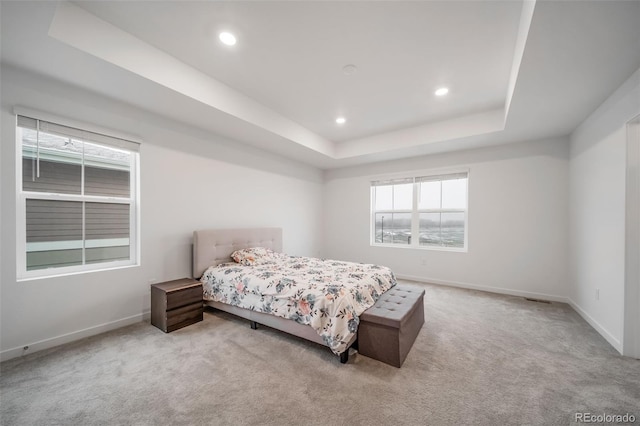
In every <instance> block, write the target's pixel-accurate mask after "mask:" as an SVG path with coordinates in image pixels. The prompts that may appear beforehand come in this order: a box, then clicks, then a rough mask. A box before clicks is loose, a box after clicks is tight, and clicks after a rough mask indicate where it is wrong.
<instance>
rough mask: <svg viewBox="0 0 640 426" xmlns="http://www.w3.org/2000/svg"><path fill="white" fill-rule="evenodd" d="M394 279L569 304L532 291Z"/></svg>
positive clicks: (550, 295) (563, 298) (407, 277)
mask: <svg viewBox="0 0 640 426" xmlns="http://www.w3.org/2000/svg"><path fill="white" fill-rule="evenodd" d="M396 277H397V278H399V279H401V280H410V281H418V282H423V283H427V284H438V285H444V286H448V287H459V288H466V289H468V290H480V291H486V292H489V293H498V294H506V295H509V296H519V297H530V298H532V299H541V300H549V301H551V302H561V303H569V299H567V298H566V297H562V296H554V295H552V294H545V293H535V292H532V291H521V290H512V289H508V288H501V287H491V286H486V285H477V284H469V283H462V282H458V281H444V280H438V279H433V278H427V277H416V276H412V275H402V274H396Z"/></svg>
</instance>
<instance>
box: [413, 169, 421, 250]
mask: <svg viewBox="0 0 640 426" xmlns="http://www.w3.org/2000/svg"><path fill="white" fill-rule="evenodd" d="M418 185H420V184H419V183H417V182H415V181H414V182H413V209H412V211H411V246H419V245H420V241H419V240H420V214H419V213H418V194H419V191H418V189H419V188H418Z"/></svg>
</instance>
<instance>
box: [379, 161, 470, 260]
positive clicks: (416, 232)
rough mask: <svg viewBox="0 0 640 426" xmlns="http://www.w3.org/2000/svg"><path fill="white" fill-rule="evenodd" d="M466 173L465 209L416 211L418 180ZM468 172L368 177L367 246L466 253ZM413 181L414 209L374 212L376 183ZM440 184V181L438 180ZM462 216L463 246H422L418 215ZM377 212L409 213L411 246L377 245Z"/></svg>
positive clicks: (457, 170) (435, 172)
mask: <svg viewBox="0 0 640 426" xmlns="http://www.w3.org/2000/svg"><path fill="white" fill-rule="evenodd" d="M459 174H466V179H467V191H466V194H465V195H466V197H465V204H466V208H464V209H454V208H442V207H441V208H440V209H419V205H418V200H419V195H418V192H419V188H420V183H421V182H420V181H419V180H418V179H420V178H430V177H437V176H443V177H444V176H447V175H451V176H454V175H459ZM470 176H471V173H470V170H469V169H468V168H461V169H447V170H427V171H418V172H411V173H403V174H395V175H384V176H376V177H370V178H369V188H370V192H369V194H370V195H369V197H370V209H369V222H370V223H369V245H370V246H372V247H385V248H386V247H389V248H401V249H417V250H436V251H449V252H463V253H466V252H468V251H469V182H470ZM409 179H411V180H413V193H412V198H413V206H412V209H411V210H406V209H399V210H393V209H390V210H376V209H375V203H376V196H375V188H376V185H374V184H375V183H376V182H380V181H389V182H393V181H398V183H402V181H406V180H409ZM440 182H442V180H440ZM441 204H442V194H441ZM462 212H463V213H464V245H463V246H462V247H448V246H437V245H421V244H420V213H440V214H442V213H462ZM378 213H389V214H392V213H410V214H411V237H410V238H411V243H410V244H397V243H379V242H376V221H375V219H376V214H378Z"/></svg>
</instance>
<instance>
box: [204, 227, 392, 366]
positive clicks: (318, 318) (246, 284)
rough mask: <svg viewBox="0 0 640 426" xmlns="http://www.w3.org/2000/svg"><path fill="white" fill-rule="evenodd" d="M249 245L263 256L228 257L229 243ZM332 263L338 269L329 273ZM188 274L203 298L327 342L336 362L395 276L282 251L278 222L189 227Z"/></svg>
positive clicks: (252, 318) (239, 247) (241, 314)
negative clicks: (200, 284) (273, 224)
mask: <svg viewBox="0 0 640 426" xmlns="http://www.w3.org/2000/svg"><path fill="white" fill-rule="evenodd" d="M256 247H260V248H263V249H264V250H258V252H259V254H260V255H261V256H262V255H263V254H264V255H265V256H267V257H266V258H265V259H266V260H264V259H263V258H262V257H260V258H259V259H258V260H259V261H257V262H256V263H255V264H254V263H253V260H254V258H251V259H250V260H251V261H252V262H248V261H246V259H240V260H241V261H242V262H243V263H247V264H242V263H237V262H235V261H234V260H233V259H232V258H231V255H232V253H234V252H236V251H240V252H239V253H245V252H246V253H253V254H255V253H254V252H253V251H251V250H245V249H251V248H256ZM323 262H325V263H323ZM332 271H333V272H335V271H338V272H339V273H337V274H334V275H333V278H332V275H331V274H332V273H333V272H332ZM193 276H194V277H196V278H197V279H200V280H201V281H202V282H203V290H204V298H205V304H206V305H208V306H211V307H213V308H215V309H219V310H222V311H225V312H228V313H231V314H234V315H237V316H239V317H242V318H245V319H248V320H249V321H250V323H251V326H252V328H256V324H258V323H259V324H263V325H266V326H268V327H272V328H275V329H277V330H281V331H284V332H286V333H289V334H292V335H295V336H298V337H302V338H304V339H307V340H310V341H312V342H316V343H319V344H321V345H324V346H327V347H329V348H330V349H331V350H332V351H333V352H334V353H335V354H336V355H339V356H340V361H341V362H342V363H345V362H347V360H348V356H349V355H348V354H349V347H351V346H352V345H353V344H354V342H355V341H356V338H357V326H358V323H359V315H360V314H361V313H362V312H363V311H364V310H365V309H367V308H368V307H369V306H371V305H373V303H375V302H376V300H377V299H378V298H379V297H380V295H381V294H382V293H384V292H385V291H387V290H388V289H390V288H391V287H393V286H394V285H395V284H396V280H395V277H394V275H393V273H392V272H391V271H390V270H389V269H388V268H386V267H383V266H377V265H363V264H356V263H350V262H339V261H322V260H320V259H315V258H306V257H296V256H287V255H285V254H282V229H281V228H252V229H209V230H200V231H195V232H194V233H193ZM305 276H306V277H307V278H308V277H311V278H310V281H309V280H308V279H307V278H305ZM336 277H337V278H336ZM305 279H307V283H308V284H305V285H303V284H302V282H303V281H304V280H305ZM337 281H340V285H337V284H338V282H337ZM334 299H335V300H334ZM330 301H334V302H335V305H330V304H329V302H330Z"/></svg>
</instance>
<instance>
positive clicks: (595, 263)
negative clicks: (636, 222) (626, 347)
mask: <svg viewBox="0 0 640 426" xmlns="http://www.w3.org/2000/svg"><path fill="white" fill-rule="evenodd" d="M637 114H640V70H638V71H636V72H635V73H634V75H633V76H631V78H630V79H629V80H627V81H626V82H625V83H624V84H623V85H622V86H621V87H620V88H619V89H618V90H617V91H616V92H614V93H613V94H612V95H611V97H609V99H607V100H606V101H605V102H604V103H603V104H602V105H601V106H600V107H599V108H598V109H597V110H596V111H594V112H593V113H592V114H591V116H589V117H588V118H587V119H586V120H585V121H584V122H583V123H582V124H581V125H580V126H578V128H576V130H575V131H574V132H573V133H572V135H571V151H570V153H571V160H570V179H569V181H570V194H571V198H570V217H571V219H572V220H571V228H570V253H571V256H570V271H571V277H572V279H571V290H570V295H569V297H570V299H571V303H572V305H573V306H574V308H575V309H576V310H577V311H578V312H580V314H581V315H582V316H583V317H584V318H585V319H586V320H587V321H589V322H590V323H591V325H592V326H593V327H594V328H595V329H597V330H598V331H599V332H600V333H601V334H602V335H603V336H604V337H605V338H606V339H607V340H608V341H609V343H611V344H612V345H613V346H614V347H615V348H616V349H618V350H619V351H622V343H623V342H622V336H623V326H624V291H625V260H624V259H625V232H626V231H625V208H626V203H625V176H626V144H627V133H626V123H627V121H629V120H631V119H632V118H633V117H634V116H636V115H637ZM597 290H599V299H597V298H596V291H597Z"/></svg>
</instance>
